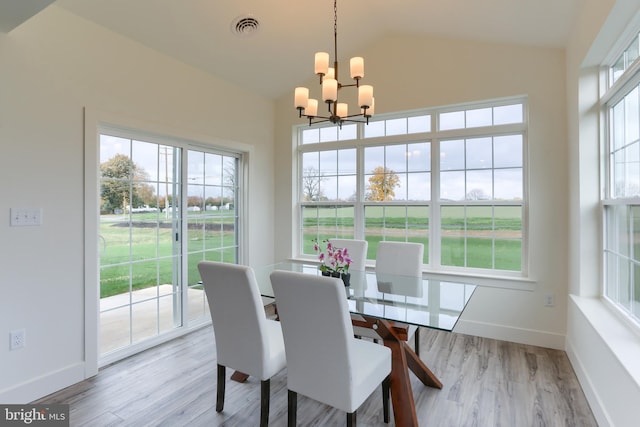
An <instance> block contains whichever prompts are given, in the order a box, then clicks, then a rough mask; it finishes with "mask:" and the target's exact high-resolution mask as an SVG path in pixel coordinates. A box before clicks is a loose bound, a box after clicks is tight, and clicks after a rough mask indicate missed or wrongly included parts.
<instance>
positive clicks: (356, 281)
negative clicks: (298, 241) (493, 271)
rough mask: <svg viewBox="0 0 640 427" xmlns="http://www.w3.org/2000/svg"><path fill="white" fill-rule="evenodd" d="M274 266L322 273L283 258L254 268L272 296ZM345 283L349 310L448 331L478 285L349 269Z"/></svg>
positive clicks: (264, 289) (265, 292)
mask: <svg viewBox="0 0 640 427" xmlns="http://www.w3.org/2000/svg"><path fill="white" fill-rule="evenodd" d="M275 270H286V271H295V272H299V273H305V274H313V275H320V274H321V273H320V271H319V270H318V266H317V265H314V264H304V263H299V262H280V263H277V264H272V265H269V266H266V267H261V268H256V269H254V272H255V275H256V280H257V282H258V287H259V288H260V293H261V294H262V295H263V296H266V297H273V289H272V288H271V280H270V279H269V275H270V274H271V272H273V271H275ZM349 273H351V278H350V284H349V286H345V292H346V294H347V301H348V303H349V310H350V311H351V312H352V313H355V314H362V315H366V316H371V317H377V318H382V319H387V320H393V321H398V322H403V323H408V324H413V325H417V326H423V327H427V328H433V329H441V330H446V331H451V330H453V328H454V326H455V325H456V322H457V321H458V319H459V318H460V315H461V314H462V311H463V310H464V308H465V307H466V305H467V303H468V302H469V299H470V298H471V296H472V295H473V292H474V291H475V289H476V285H472V284H468V283H462V282H457V281H444V280H441V279H435V278H429V275H428V274H425V275H423V277H422V278H416V277H410V276H400V275H388V274H387V275H385V274H377V273H376V272H375V271H357V270H350V271H349Z"/></svg>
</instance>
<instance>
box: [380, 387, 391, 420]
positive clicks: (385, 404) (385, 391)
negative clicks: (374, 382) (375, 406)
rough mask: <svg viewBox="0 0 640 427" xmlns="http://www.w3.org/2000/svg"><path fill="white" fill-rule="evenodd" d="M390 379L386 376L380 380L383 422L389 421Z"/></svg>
mask: <svg viewBox="0 0 640 427" xmlns="http://www.w3.org/2000/svg"><path fill="white" fill-rule="evenodd" d="M390 386H391V379H390V378H389V377H388V376H387V378H385V379H384V380H382V414H383V418H384V422H385V424H388V423H389V390H390V389H391V387H390Z"/></svg>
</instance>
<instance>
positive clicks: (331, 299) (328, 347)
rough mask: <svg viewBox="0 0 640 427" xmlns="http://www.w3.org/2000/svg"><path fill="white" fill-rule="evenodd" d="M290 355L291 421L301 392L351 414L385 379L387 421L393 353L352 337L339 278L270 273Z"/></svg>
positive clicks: (351, 416) (352, 422)
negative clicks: (389, 377) (389, 376)
mask: <svg viewBox="0 0 640 427" xmlns="http://www.w3.org/2000/svg"><path fill="white" fill-rule="evenodd" d="M271 285H272V287H273V292H274V294H275V298H276V301H277V304H278V313H279V315H280V322H281V323H282V333H283V335H284V344H285V351H286V354H287V388H288V390H289V392H288V393H289V397H288V402H289V409H288V425H289V427H291V426H295V425H296V420H297V395H298V393H300V394H302V395H304V396H307V397H309V398H311V399H314V400H317V401H319V402H322V403H324V404H327V405H330V406H333V407H335V408H337V409H340V410H343V411H345V412H347V425H355V414H356V410H357V409H358V408H359V407H360V406H361V405H362V403H363V402H364V401H365V400H366V399H367V398H368V397H369V396H370V395H371V393H373V391H374V390H375V389H376V388H377V387H378V386H379V385H380V384H381V383H382V385H383V408H384V420H385V422H388V420H389V411H388V405H389V380H388V375H389V374H390V372H391V351H390V350H389V349H388V348H387V347H384V346H381V345H376V344H373V343H371V342H368V341H363V340H358V339H356V338H354V336H353V327H352V325H351V318H350V316H349V307H348V304H347V296H346V293H345V290H344V284H343V283H342V281H341V280H340V279H336V278H330V277H323V276H312V275H308V274H303V273H297V272H290V271H274V272H273V273H271Z"/></svg>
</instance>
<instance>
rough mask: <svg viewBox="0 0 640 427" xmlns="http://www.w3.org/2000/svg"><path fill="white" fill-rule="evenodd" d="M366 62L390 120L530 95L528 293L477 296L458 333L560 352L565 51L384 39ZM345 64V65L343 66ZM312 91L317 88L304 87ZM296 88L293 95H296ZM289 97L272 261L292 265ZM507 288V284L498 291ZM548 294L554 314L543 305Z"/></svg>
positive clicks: (282, 104) (279, 130) (280, 145)
mask: <svg viewBox="0 0 640 427" xmlns="http://www.w3.org/2000/svg"><path fill="white" fill-rule="evenodd" d="M350 54H351V55H356V54H357V55H362V56H363V57H364V58H365V62H366V67H367V70H366V72H367V76H366V79H367V83H371V84H373V85H374V88H375V96H376V112H378V113H383V112H393V111H401V110H410V109H416V108H422V107H430V106H438V105H449V104H456V103H461V102H469V101H479V100H486V99H492V98H498V97H507V96H514V95H523V94H524V95H528V97H529V106H530V114H529V120H530V128H529V135H528V141H529V147H528V157H529V165H530V168H529V179H530V180H529V188H528V191H529V200H530V204H529V206H528V209H529V227H530V229H529V249H530V273H529V275H530V277H531V278H532V279H534V280H535V284H534V285H533V290H532V291H531V290H520V289H523V288H529V287H530V286H529V285H530V284H528V283H521V282H513V283H511V284H510V285H511V286H512V287H515V288H519V289H517V290H513V289H497V288H492V287H482V288H480V289H478V290H477V291H476V293H475V295H474V297H473V298H472V300H471V302H470V304H469V306H468V308H467V310H466V311H465V313H464V315H463V317H462V319H461V321H460V323H459V325H458V327H457V330H458V331H459V332H466V333H472V334H476V335H481V336H486V337H493V338H501V339H507V340H510V341H516V342H524V343H530V344H536V345H541V346H546V347H552V348H564V336H565V333H566V309H565V307H566V303H567V301H566V297H567V241H568V238H567V228H568V221H567V197H568V186H567V169H566V164H567V142H566V141H567V129H566V114H567V108H566V104H565V96H564V94H565V91H566V88H565V55H564V51H563V50H561V49H548V48H535V47H522V46H511V45H507V44H492V43H480V42H470V41H460V40H451V39H438V38H430V37H414V36H400V35H397V36H388V37H386V38H384V39H382V40H379V41H378V42H377V43H374V44H373V45H372V46H370V47H369V48H368V49H366V50H363V51H360V52H351V53H350ZM341 62H345V63H347V62H346V61H345V60H343V59H341ZM308 84H309V85H311V86H310V87H312V88H315V86H317V80H315V79H310V80H309V82H308ZM293 86H294V85H293V84H292V91H293ZM292 100H293V94H291V95H290V96H287V97H283V98H282V99H280V100H279V102H278V103H277V126H276V172H275V173H276V221H277V222H276V233H277V235H279V236H286V238H283V239H279V240H278V245H277V247H276V257H277V258H282V257H286V256H291V245H290V244H289V242H290V241H291V225H290V224H291V223H292V218H293V216H292V215H293V214H294V209H293V205H292V203H293V202H292V198H291V182H292V172H291V168H290V166H289V165H290V162H291V159H292V153H293V148H292V141H291V126H292V125H294V124H300V123H301V122H300V121H299V119H297V117H296V111H295V110H294V109H293V107H292V105H293V101H292ZM501 284H503V283H501ZM544 293H553V294H555V296H556V306H555V307H553V308H549V307H544V306H543V295H544Z"/></svg>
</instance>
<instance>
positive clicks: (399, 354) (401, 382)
mask: <svg viewBox="0 0 640 427" xmlns="http://www.w3.org/2000/svg"><path fill="white" fill-rule="evenodd" d="M402 344H403V342H401V341H397V340H393V339H385V340H384V345H385V346H387V347H389V348H390V349H391V374H390V375H389V377H390V380H391V404H392V405H393V419H394V420H395V422H396V426H398V427H400V426H403V427H404V426H410V427H418V416H417V414H416V405H415V401H414V400H413V390H411V382H410V378H409V370H408V369H407V358H406V356H405V352H404V351H403V348H402Z"/></svg>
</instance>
